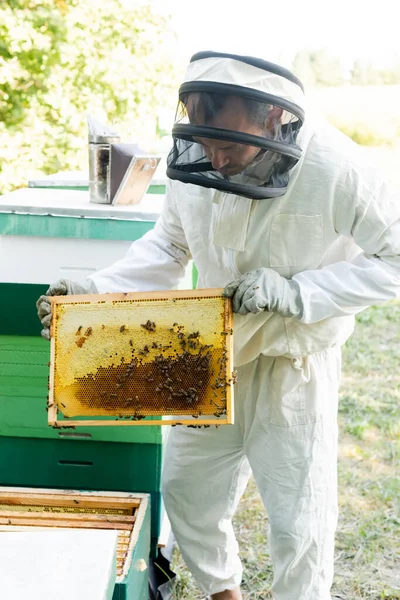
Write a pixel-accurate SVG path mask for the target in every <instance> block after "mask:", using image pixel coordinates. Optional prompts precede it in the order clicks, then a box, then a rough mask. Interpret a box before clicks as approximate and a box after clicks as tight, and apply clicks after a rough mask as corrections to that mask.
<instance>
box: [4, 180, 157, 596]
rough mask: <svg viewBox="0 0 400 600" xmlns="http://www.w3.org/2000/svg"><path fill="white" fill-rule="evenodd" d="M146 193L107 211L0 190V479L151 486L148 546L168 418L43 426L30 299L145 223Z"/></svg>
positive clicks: (103, 260)
mask: <svg viewBox="0 0 400 600" xmlns="http://www.w3.org/2000/svg"><path fill="white" fill-rule="evenodd" d="M153 198H154V200H152V198H150V200H149V201H148V203H147V205H146V203H144V205H146V206H147V207H149V208H148V209H145V208H141V209H140V210H139V209H138V207H137V206H136V207H132V209H130V208H128V209H125V208H122V207H121V208H122V210H119V211H117V212H116V213H115V214H114V212H115V209H114V207H110V206H106V207H103V206H96V205H95V206H88V194H87V192H79V191H72V192H70V191H68V190H54V189H45V190H40V189H32V190H31V189H24V190H17V191H16V192H12V193H10V194H6V195H4V196H1V197H0V241H1V244H2V261H1V264H0V452H1V456H2V458H3V460H2V461H1V466H0V484H2V485H18V486H26V485H29V486H34V487H43V486H44V487H58V488H75V489H92V490H102V489H103V490H110V491H112V490H119V491H127V492H130V491H132V492H144V493H150V494H151V511H152V514H151V541H152V552H153V553H155V551H156V547H157V540H158V535H159V533H160V526H161V518H162V512H163V508H162V502H161V483H160V482H161V469H162V462H163V457H164V448H165V443H166V438H167V434H168V427H158V426H154V427H132V428H129V427H106V428H101V427H91V428H90V427H85V428H79V430H76V431H74V432H73V433H72V432H69V431H68V430H64V431H63V430H54V429H52V428H51V427H49V426H48V424H47V412H46V397H47V386H48V373H49V368H48V362H49V344H48V342H47V341H45V340H43V339H42V338H41V337H40V329H41V326H40V322H39V320H38V318H37V315H36V308H35V302H36V300H37V298H38V297H39V296H40V295H41V294H42V293H44V292H45V291H46V289H47V287H48V282H51V281H55V280H56V279H58V278H59V277H62V276H64V277H67V278H70V279H76V277H75V276H74V275H81V277H82V273H84V274H85V275H86V274H87V273H90V272H93V271H95V270H97V269H98V268H102V267H104V266H106V265H107V264H111V263H112V262H114V260H116V258H119V257H122V256H123V255H124V253H125V251H126V249H127V248H128V247H129V245H130V243H131V242H132V241H133V240H135V239H138V238H139V237H141V236H142V235H143V234H144V233H146V231H149V230H150V229H151V228H152V227H153V226H154V223H155V220H156V218H157V215H158V214H159V206H160V205H161V202H162V197H161V196H157V195H154V196H153ZM74 253H75V254H74ZM101 253H102V254H101ZM63 261H64V262H63ZM60 264H65V265H66V268H63V269H62V270H61V272H60V269H59V265H60ZM74 270H75V271H76V272H75V271H74ZM82 278H84V277H82ZM121 593H122V592H121ZM116 598H118V599H119V598H121V600H122V599H123V598H125V596H117V597H116ZM140 598H141V597H140Z"/></svg>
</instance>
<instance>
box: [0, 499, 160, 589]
mask: <svg viewBox="0 0 400 600" xmlns="http://www.w3.org/2000/svg"><path fill="white" fill-rule="evenodd" d="M149 497H150V496H149V494H141V493H129V492H91V491H90V492H87V491H84V492H82V491H80V490H57V489H51V488H50V489H48V488H20V487H16V488H13V487H0V505H1V504H9V505H14V506H29V504H40V505H41V506H49V507H51V506H64V507H75V508H77V507H81V508H113V509H116V508H123V509H135V514H134V515H93V514H89V513H75V514H74V513H57V512H51V513H50V512H48V513H46V512H34V511H12V510H3V509H1V508H0V530H1V531H10V529H12V530H13V531H32V527H35V528H38V529H39V530H48V529H49V528H51V527H53V528H54V527H60V528H74V529H79V528H85V529H88V528H89V529H117V530H118V532H119V533H120V534H121V536H120V535H118V537H119V538H120V537H121V538H124V537H125V536H126V539H127V541H126V543H122V542H119V544H120V547H122V546H123V547H124V548H123V551H121V550H119V551H117V565H118V564H120V563H121V561H123V564H122V571H121V573H120V574H119V575H117V578H116V582H117V583H120V582H121V581H123V580H124V578H125V577H126V576H127V575H128V573H129V569H130V567H131V563H132V556H133V551H134V548H135V546H136V543H137V540H138V538H139V534H140V530H141V528H142V524H143V521H144V518H145V515H146V511H147V510H148V503H149ZM117 524H118V526H117ZM121 554H122V555H123V556H121Z"/></svg>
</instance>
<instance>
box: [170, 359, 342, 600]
mask: <svg viewBox="0 0 400 600" xmlns="http://www.w3.org/2000/svg"><path fill="white" fill-rule="evenodd" d="M339 378H340V349H339V348H333V349H329V350H326V351H324V352H321V353H318V354H313V355H310V356H306V357H304V358H296V359H288V358H283V357H277V358H274V357H268V356H260V357H259V358H257V359H256V360H255V361H253V362H251V363H249V364H247V365H245V366H243V367H240V368H239V369H238V381H237V384H236V386H235V425H222V426H220V427H219V428H216V427H214V426H212V427H210V428H206V429H192V428H187V427H179V426H178V427H175V428H173V429H172V430H171V432H170V436H169V440H168V445H167V451H166V457H165V466H164V473H163V498H164V502H165V506H166V510H167V514H168V517H169V519H170V521H171V526H172V530H173V532H174V535H175V537H176V540H177V542H178V545H179V548H180V551H181V553H182V556H183V558H184V560H185V562H186V564H187V566H188V568H189V569H190V571H191V572H192V574H193V576H194V577H195V579H196V581H197V582H198V584H199V586H200V588H201V589H202V590H203V591H204V593H205V594H215V593H218V592H221V591H223V590H225V589H234V588H235V587H237V586H239V585H240V582H241V578H242V567H241V562H240V559H239V556H238V544H237V542H236V539H235V535H234V532H233V528H232V516H233V514H234V512H235V510H236V507H237V505H238V503H239V500H240V497H241V496H242V494H243V492H244V490H245V488H246V485H247V482H248V479H249V476H250V474H251V471H252V472H253V475H254V478H255V481H256V483H257V487H258V490H259V492H260V495H261V498H262V501H263V503H264V506H265V508H266V511H267V513H268V517H269V543H270V555H271V559H272V563H273V567H274V582H273V595H274V598H275V600H328V599H330V597H331V596H330V587H331V584H332V577H333V549H334V534H335V530H336V524H337V476H336V468H337V397H338V383H339Z"/></svg>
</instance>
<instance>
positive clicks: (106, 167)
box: [88, 115, 161, 205]
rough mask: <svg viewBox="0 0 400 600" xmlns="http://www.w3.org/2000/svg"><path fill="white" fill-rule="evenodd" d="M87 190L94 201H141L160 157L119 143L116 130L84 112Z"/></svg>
mask: <svg viewBox="0 0 400 600" xmlns="http://www.w3.org/2000/svg"><path fill="white" fill-rule="evenodd" d="M88 126H89V194H90V202H94V203H96V204H125V205H126V204H137V203H139V202H140V201H141V199H142V198H143V196H144V194H145V193H146V191H147V188H148V186H149V184H150V181H151V179H152V177H153V175H154V173H155V171H156V168H157V166H158V164H159V162H160V159H161V157H160V156H157V155H155V154H149V153H147V152H144V151H143V150H141V148H140V147H139V146H138V145H137V144H133V143H122V142H121V141H120V140H121V138H120V136H119V134H118V133H117V132H116V131H114V130H113V129H111V128H110V127H108V126H107V125H103V124H102V123H100V122H99V121H98V120H97V119H95V118H94V117H92V116H91V115H89V116H88Z"/></svg>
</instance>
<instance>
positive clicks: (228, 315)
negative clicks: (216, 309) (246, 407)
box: [225, 299, 234, 425]
mask: <svg viewBox="0 0 400 600" xmlns="http://www.w3.org/2000/svg"><path fill="white" fill-rule="evenodd" d="M225 327H226V331H232V332H233V312H232V305H231V301H230V299H227V300H226V302H225ZM226 350H227V358H228V360H227V361H226V380H227V381H229V380H230V379H231V378H232V373H233V370H234V364H233V335H230V334H229V333H228V335H227V336H226ZM233 398H234V387H233V383H231V384H230V385H229V386H228V387H227V388H226V423H227V424H228V425H233V423H234V403H233Z"/></svg>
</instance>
